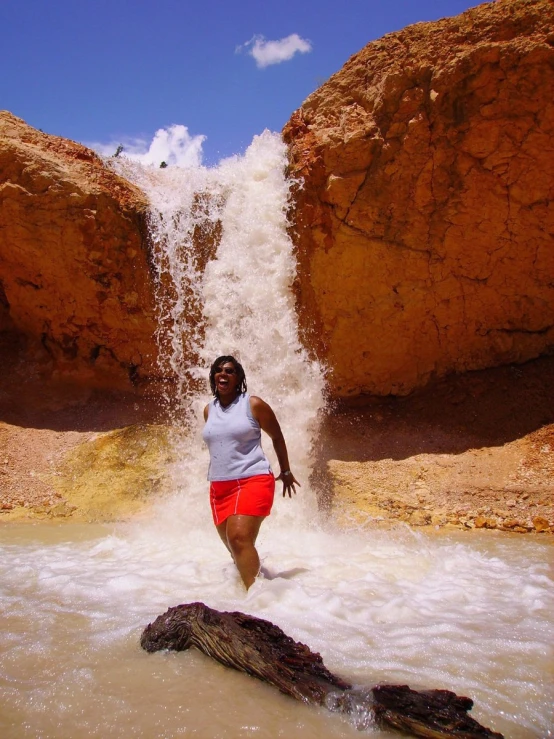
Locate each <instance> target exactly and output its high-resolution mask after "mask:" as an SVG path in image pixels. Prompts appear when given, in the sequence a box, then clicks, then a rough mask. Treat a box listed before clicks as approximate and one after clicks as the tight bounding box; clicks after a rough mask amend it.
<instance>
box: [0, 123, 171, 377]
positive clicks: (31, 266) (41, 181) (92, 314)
mask: <svg viewBox="0 0 554 739" xmlns="http://www.w3.org/2000/svg"><path fill="white" fill-rule="evenodd" d="M146 207H147V204H146V200H145V197H144V195H142V193H141V192H140V191H139V190H137V189H136V188H134V187H133V186H132V185H130V184H129V183H128V182H126V181H125V180H123V179H122V178H120V177H118V176H117V175H115V174H114V173H112V172H110V171H109V170H108V169H107V168H106V167H105V166H104V164H103V163H102V161H101V159H100V158H99V157H98V156H97V155H96V154H94V152H92V151H90V150H89V149H87V148H85V147H84V146H81V145H80V144H76V143H73V142H71V141H67V140H65V139H61V138H57V137H54V136H49V135H46V134H43V133H41V132H39V131H36V130H35V129H33V128H31V127H29V126H27V125H26V124H25V123H24V122H23V121H22V120H20V119H19V118H16V117H15V116H13V115H11V114H10V113H8V112H2V113H0V331H14V332H17V333H19V334H23V335H25V336H26V337H27V338H28V339H29V342H30V344H34V345H35V347H38V346H42V348H43V349H45V350H46V356H47V357H48V360H49V365H50V369H51V370H53V371H54V373H57V374H59V375H63V376H64V377H68V376H69V377H72V378H74V379H75V380H76V381H79V382H84V383H87V384H90V385H99V386H101V385H108V386H110V387H117V386H120V387H129V386H130V385H133V384H136V383H137V381H139V380H140V379H141V378H142V377H149V376H151V375H152V374H154V373H155V366H156V355H157V349H156V343H155V340H154V332H155V329H156V317H155V309H154V299H153V287H152V278H151V270H150V267H149V263H148V249H147V240H146V229H145V214H146Z"/></svg>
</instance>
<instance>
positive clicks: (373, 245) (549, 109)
mask: <svg viewBox="0 0 554 739" xmlns="http://www.w3.org/2000/svg"><path fill="white" fill-rule="evenodd" d="M553 22H554V5H553V4H552V2H550V0H503V2H493V3H488V4H484V5H480V6H478V7H476V8H473V9H471V10H469V11H467V12H465V13H463V14H462V15H460V16H457V17H455V18H449V19H444V20H441V21H438V22H434V23H420V24H417V25H414V26H410V27H408V28H405V29H404V30H402V31H400V32H398V33H392V34H389V35H387V36H385V37H383V38H382V39H380V40H378V41H375V42H373V43H370V44H369V45H368V46H366V47H365V48H364V49H362V51H360V52H359V53H358V54H356V55H355V56H353V57H352V58H351V59H350V60H349V61H348V62H347V63H346V64H345V66H344V67H343V68H342V70H340V72H338V73H337V74H335V75H333V76H332V77H331V78H330V79H329V81H328V82H327V83H325V84H324V85H323V86H322V87H321V88H320V89H318V90H317V91H316V92H315V93H313V94H312V95H311V96H310V97H309V98H308V99H307V100H306V101H305V102H304V104H303V105H302V107H301V108H300V109H299V110H298V111H296V112H295V113H294V114H293V116H292V118H291V120H290V121H289V123H288V124H287V126H286V127H285V129H284V137H285V140H286V141H287V142H288V144H289V149H290V174H291V176H292V177H295V178H299V179H301V180H302V187H300V188H298V189H297V191H296V194H295V201H294V207H293V219H294V228H293V229H292V235H293V238H294V239H295V242H296V246H297V254H298V261H299V275H298V283H297V290H298V306H299V315H300V319H301V322H302V326H303V331H304V335H305V336H306V343H307V344H308V345H311V346H313V347H314V348H315V351H316V353H317V354H318V355H319V357H320V358H322V359H323V360H324V361H325V362H326V364H327V366H328V367H329V369H330V373H329V379H330V389H331V391H332V392H333V393H334V394H335V395H339V396H350V395H357V394H360V393H368V394H376V395H388V394H394V395H403V394H407V393H409V392H410V391H412V390H413V389H414V388H415V387H417V386H422V385H424V384H426V383H427V381H428V380H429V379H430V378H431V377H433V376H442V375H445V374H447V373H449V372H452V371H456V372H461V371H466V370H471V369H480V368H486V367H493V366H497V365H501V364H505V363H509V362H522V361H525V360H527V359H529V358H532V357H537V356H539V355H540V354H541V353H548V352H549V351H551V350H552V347H553V346H554V249H553V248H552V233H553V232H554V209H553V208H552V207H551V199H552V193H553V191H554V145H553V141H554V138H553V132H554V102H553V101H554V47H553V41H552V27H553Z"/></svg>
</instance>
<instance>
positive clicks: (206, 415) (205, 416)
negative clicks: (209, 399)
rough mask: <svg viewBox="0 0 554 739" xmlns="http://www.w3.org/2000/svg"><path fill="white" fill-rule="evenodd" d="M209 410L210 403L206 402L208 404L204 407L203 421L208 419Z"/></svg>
mask: <svg viewBox="0 0 554 739" xmlns="http://www.w3.org/2000/svg"><path fill="white" fill-rule="evenodd" d="M209 410H210V404H209V403H208V405H207V406H206V407H205V408H204V421H207V420H208V413H209Z"/></svg>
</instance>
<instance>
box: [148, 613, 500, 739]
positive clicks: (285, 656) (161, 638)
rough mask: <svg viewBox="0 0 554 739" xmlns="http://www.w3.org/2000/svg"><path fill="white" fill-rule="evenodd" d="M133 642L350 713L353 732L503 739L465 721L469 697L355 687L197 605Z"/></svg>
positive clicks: (247, 620)
mask: <svg viewBox="0 0 554 739" xmlns="http://www.w3.org/2000/svg"><path fill="white" fill-rule="evenodd" d="M140 643H141V646H142V648H143V649H145V650H146V651H147V652H157V651H159V650H163V649H171V650H176V651H182V650H185V649H188V648H189V647H196V648H197V649H200V651H202V652H204V654H206V655H208V656H209V657H212V658H213V659H215V660H216V661H217V662H220V663H221V664H223V665H226V666H227V667H232V668H233V669H235V670H239V671H241V672H245V673H247V674H248V675H252V676H254V677H257V678H259V679H260V680H263V681H264V682H267V683H269V684H270V685H274V686H275V687H276V688H278V689H279V690H280V691H281V692H282V693H285V694H286V695H289V696H291V697H292V698H296V699H297V700H300V701H303V702H304V703H311V704H315V705H320V706H325V707H327V708H328V709H329V710H331V711H337V712H341V713H346V714H350V715H351V716H353V717H354V718H355V722H356V725H357V726H358V728H367V727H369V726H371V725H374V724H375V723H376V724H378V725H379V726H382V727H383V728H385V729H390V728H393V729H396V730H398V731H401V732H404V733H407V734H411V735H412V736H417V737H425V738H427V739H503V736H502V734H498V733H496V732H493V731H491V730H490V729H487V728H485V727H484V726H481V724H479V723H478V722H477V721H475V720H474V719H473V718H471V716H468V714H467V712H468V711H469V710H470V709H471V708H472V706H473V701H472V700H471V699H470V698H465V697H461V696H458V695H456V694H455V693H452V692H451V691H449V690H424V691H416V690H412V689H411V688H409V687H408V686H407V685H377V686H375V687H373V688H368V689H359V688H354V687H353V686H352V685H351V684H350V683H349V682H347V681H346V680H343V679H342V678H340V677H337V676H336V675H333V673H332V672H329V670H328V669H327V668H326V667H325V665H324V664H323V660H322V658H321V656H320V655H319V654H318V653H317V652H312V651H311V650H310V649H309V647H307V646H306V645H305V644H301V643H300V642H295V641H294V640H293V639H292V638H291V637H290V636H287V635H286V634H285V633H284V632H283V631H282V630H281V629H280V628H279V627H278V626H275V624H272V623H271V622H269V621H264V620H263V619H261V618H256V617H255V616H249V615H247V614H245V613H240V612H222V611H216V610H214V609H212V608H209V607H208V606H206V605H204V604H203V603H189V604H184V605H180V606H175V607H174V608H169V609H168V610H167V611H166V613H164V614H162V615H161V616H158V618H157V619H156V620H155V621H154V622H153V623H151V624H149V625H148V626H147V627H146V628H145V629H144V631H143V633H142V636H141V640H140Z"/></svg>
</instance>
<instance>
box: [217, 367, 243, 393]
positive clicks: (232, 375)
mask: <svg viewBox="0 0 554 739" xmlns="http://www.w3.org/2000/svg"><path fill="white" fill-rule="evenodd" d="M214 380H215V389H216V390H217V392H218V393H219V395H220V397H221V396H224V397H225V396H227V397H229V396H233V397H234V396H235V395H236V394H237V387H238V384H239V378H238V375H237V370H236V369H235V365H234V364H233V363H232V362H224V363H223V364H220V365H219V367H217V368H216V370H215V375H214Z"/></svg>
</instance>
